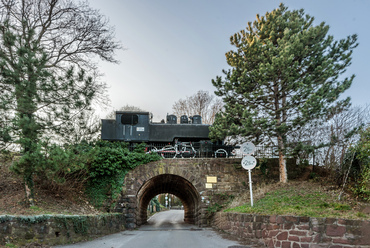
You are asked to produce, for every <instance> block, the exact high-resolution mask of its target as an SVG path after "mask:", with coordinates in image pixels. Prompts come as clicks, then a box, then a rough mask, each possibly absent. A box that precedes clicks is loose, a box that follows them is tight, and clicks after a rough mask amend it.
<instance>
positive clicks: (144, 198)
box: [136, 174, 201, 225]
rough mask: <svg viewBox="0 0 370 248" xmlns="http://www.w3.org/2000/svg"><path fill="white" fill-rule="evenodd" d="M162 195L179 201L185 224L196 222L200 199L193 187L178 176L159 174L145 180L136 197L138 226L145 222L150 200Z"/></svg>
mask: <svg viewBox="0 0 370 248" xmlns="http://www.w3.org/2000/svg"><path fill="white" fill-rule="evenodd" d="M162 193H169V194H173V195H175V196H177V197H178V198H179V199H180V200H181V202H182V203H183V205H184V210H185V215H184V221H185V222H187V223H190V224H196V223H197V222H198V221H197V220H198V217H199V215H200V214H199V211H198V210H199V209H200V204H201V198H200V195H199V193H198V192H197V190H196V189H195V187H194V185H193V184H192V183H191V182H189V181H188V180H186V179H185V178H183V177H180V176H178V175H173V174H161V175H157V176H154V177H152V178H151V179H149V180H147V181H146V182H145V183H144V184H143V185H142V187H141V188H140V189H139V191H138V193H137V195H136V200H137V206H138V208H137V209H138V213H137V224H138V225H141V224H144V223H146V222H147V206H148V204H149V202H150V200H151V199H152V198H153V197H155V196H156V195H158V194H162Z"/></svg>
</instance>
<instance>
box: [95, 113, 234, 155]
mask: <svg viewBox="0 0 370 248" xmlns="http://www.w3.org/2000/svg"><path fill="white" fill-rule="evenodd" d="M209 127H210V125H206V124H202V117H201V116H199V115H195V116H192V117H190V118H188V117H187V116H186V115H183V116H181V118H180V124H178V123H177V117H176V116H175V115H167V120H166V122H165V121H164V120H163V121H162V122H160V123H154V122H152V115H151V114H150V113H149V112H125V111H117V112H116V119H115V120H111V119H103V120H102V131H101V138H102V139H103V140H110V141H124V142H129V143H130V144H131V145H135V143H142V142H144V143H146V144H147V145H148V146H147V149H148V152H157V153H159V154H161V155H162V156H163V157H166V158H176V157H228V156H232V155H233V153H232V149H233V147H231V146H226V145H223V144H222V142H215V143H212V142H211V140H210V139H209V137H208V135H209Z"/></svg>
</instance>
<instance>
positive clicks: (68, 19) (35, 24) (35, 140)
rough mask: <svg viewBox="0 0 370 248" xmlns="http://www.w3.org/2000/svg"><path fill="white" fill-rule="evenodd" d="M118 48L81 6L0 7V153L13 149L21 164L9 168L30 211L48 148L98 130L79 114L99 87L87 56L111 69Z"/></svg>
mask: <svg viewBox="0 0 370 248" xmlns="http://www.w3.org/2000/svg"><path fill="white" fill-rule="evenodd" d="M120 47H121V46H120V44H119V43H118V42H116V41H115V40H114V37H113V32H112V29H111V28H110V27H109V26H108V25H107V21H106V20H104V19H103V17H102V16H101V15H100V14H99V13H98V12H97V11H95V10H93V9H91V8H90V7H88V5H87V3H75V2H74V1H46V0H36V1H30V0H25V1H17V0H15V1H13V0H4V1H1V5H0V114H1V117H0V124H1V125H0V149H4V148H5V147H7V146H8V145H9V144H12V145H13V146H14V147H17V148H19V150H20V153H21V154H22V158H21V160H20V161H19V162H17V163H15V164H14V166H13V167H12V168H13V170H14V171H16V172H17V173H19V174H21V175H22V176H23V178H24V182H25V189H26V200H27V201H28V202H29V203H30V204H31V205H32V204H33V199H34V194H33V187H34V182H33V177H34V175H36V174H38V172H39V171H41V170H43V169H45V168H46V167H45V166H46V165H45V162H44V161H43V160H42V158H43V157H44V156H46V154H47V152H46V151H45V149H49V148H50V146H49V143H50V142H61V141H62V140H64V141H70V140H74V141H80V140H81V138H78V137H76V134H77V131H81V130H84V133H87V132H88V131H86V130H89V131H91V132H96V131H97V129H96V127H98V126H99V125H93V126H91V125H89V124H91V123H86V122H85V120H86V113H89V111H91V106H92V103H93V101H95V100H97V99H99V98H101V96H102V94H104V92H105V84H104V83H101V82H99V81H98V80H97V76H96V75H98V71H97V68H96V66H95V64H94V62H92V60H91V56H92V55H97V56H99V57H100V58H101V59H103V60H106V61H109V62H116V60H115V59H114V58H113V54H114V51H115V50H116V49H119V48H120ZM54 151H56V150H54ZM48 166H49V165H48ZM48 170H49V171H52V170H53V169H49V168H48Z"/></svg>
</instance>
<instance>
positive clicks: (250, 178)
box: [248, 169, 253, 207]
mask: <svg viewBox="0 0 370 248" xmlns="http://www.w3.org/2000/svg"><path fill="white" fill-rule="evenodd" d="M248 174H249V190H250V192H251V206H252V207H253V191H252V176H251V170H250V169H249V170H248Z"/></svg>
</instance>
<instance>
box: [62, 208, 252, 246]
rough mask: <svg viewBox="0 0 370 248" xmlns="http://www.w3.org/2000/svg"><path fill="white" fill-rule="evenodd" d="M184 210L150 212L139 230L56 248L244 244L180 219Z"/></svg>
mask: <svg viewBox="0 0 370 248" xmlns="http://www.w3.org/2000/svg"><path fill="white" fill-rule="evenodd" d="M183 219H184V211H183V210H169V211H165V212H160V213H157V214H155V215H153V216H152V217H151V218H150V219H149V220H148V224H146V225H143V226H141V227H140V228H139V229H138V230H132V231H124V232H120V233H116V234H113V235H108V236H105V237H102V238H98V239H96V240H93V241H89V242H83V243H78V244H74V245H65V246H57V247H58V248H72V247H73V248H112V247H114V248H170V247H171V248H198V247H199V248H218V247H219V248H228V247H246V246H241V245H240V244H238V243H237V242H236V241H231V240H227V239H223V238H222V237H221V236H219V235H218V234H217V233H216V232H214V231H212V229H210V228H198V227H197V226H195V225H190V224H186V223H184V221H183Z"/></svg>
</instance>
